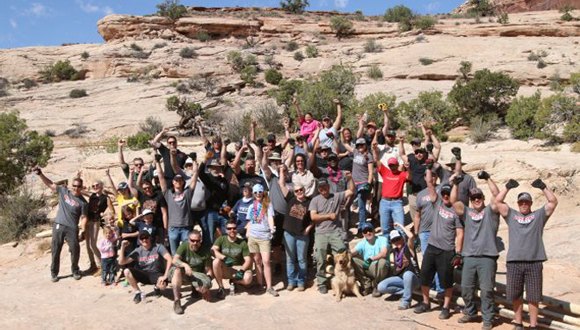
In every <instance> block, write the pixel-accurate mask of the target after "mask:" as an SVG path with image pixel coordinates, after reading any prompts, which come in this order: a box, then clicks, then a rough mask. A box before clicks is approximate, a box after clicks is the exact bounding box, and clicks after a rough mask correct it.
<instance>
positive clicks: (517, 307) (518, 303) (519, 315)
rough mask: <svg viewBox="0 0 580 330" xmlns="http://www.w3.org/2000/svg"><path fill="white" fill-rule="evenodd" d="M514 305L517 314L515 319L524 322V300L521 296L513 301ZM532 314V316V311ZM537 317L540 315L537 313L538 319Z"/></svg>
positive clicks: (520, 322) (519, 322)
mask: <svg viewBox="0 0 580 330" xmlns="http://www.w3.org/2000/svg"><path fill="white" fill-rule="evenodd" d="M513 305H514V315H515V316H514V321H515V322H516V323H518V324H522V312H523V309H524V305H523V300H522V299H521V298H520V299H515V300H514V301H513ZM536 306H537V305H536ZM530 312H531V310H530ZM530 316H531V313H530ZM537 317H538V314H536V319H537ZM530 321H531V319H530Z"/></svg>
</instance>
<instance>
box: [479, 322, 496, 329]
mask: <svg viewBox="0 0 580 330" xmlns="http://www.w3.org/2000/svg"><path fill="white" fill-rule="evenodd" d="M491 329H493V324H491V322H483V325H482V326H481V330H491Z"/></svg>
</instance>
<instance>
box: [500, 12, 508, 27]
mask: <svg viewBox="0 0 580 330" xmlns="http://www.w3.org/2000/svg"><path fill="white" fill-rule="evenodd" d="M497 22H498V23H500V24H502V25H505V24H509V22H510V18H509V15H508V13H505V12H504V13H501V14H499V16H498V17H497Z"/></svg>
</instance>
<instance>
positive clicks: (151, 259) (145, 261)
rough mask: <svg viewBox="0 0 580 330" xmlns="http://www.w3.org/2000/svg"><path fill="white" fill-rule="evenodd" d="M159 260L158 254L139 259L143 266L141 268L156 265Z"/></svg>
mask: <svg viewBox="0 0 580 330" xmlns="http://www.w3.org/2000/svg"><path fill="white" fill-rule="evenodd" d="M157 258H159V254H157V253H155V254H152V255H150V256H144V257H140V258H139V265H141V266H145V265H151V264H152V263H154V262H155V261H156V260H157Z"/></svg>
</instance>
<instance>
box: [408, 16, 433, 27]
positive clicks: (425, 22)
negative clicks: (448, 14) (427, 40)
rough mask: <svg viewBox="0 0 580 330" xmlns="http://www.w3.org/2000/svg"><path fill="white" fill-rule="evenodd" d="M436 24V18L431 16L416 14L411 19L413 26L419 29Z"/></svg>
mask: <svg viewBox="0 0 580 330" xmlns="http://www.w3.org/2000/svg"><path fill="white" fill-rule="evenodd" d="M435 24H437V19H436V18H435V17H433V16H418V17H416V18H415V19H413V20H412V25H413V27H414V28H416V29H419V30H429V29H431V28H433V27H434V26H435Z"/></svg>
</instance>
